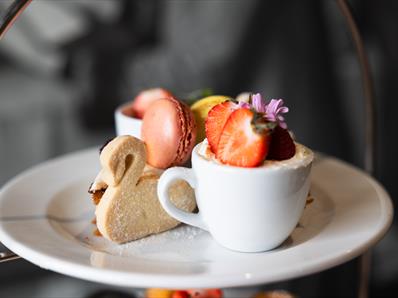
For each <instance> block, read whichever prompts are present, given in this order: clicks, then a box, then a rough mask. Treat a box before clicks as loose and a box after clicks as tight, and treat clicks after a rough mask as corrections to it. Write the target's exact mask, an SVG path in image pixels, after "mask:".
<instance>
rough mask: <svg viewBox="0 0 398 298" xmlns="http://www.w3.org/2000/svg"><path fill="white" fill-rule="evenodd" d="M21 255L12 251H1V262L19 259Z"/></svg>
mask: <svg viewBox="0 0 398 298" xmlns="http://www.w3.org/2000/svg"><path fill="white" fill-rule="evenodd" d="M20 258H21V257H20V256H18V255H16V254H15V253H13V252H12V251H7V252H0V263H4V262H7V261H12V260H17V259H20Z"/></svg>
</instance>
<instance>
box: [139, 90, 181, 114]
mask: <svg viewBox="0 0 398 298" xmlns="http://www.w3.org/2000/svg"><path fill="white" fill-rule="evenodd" d="M164 98H174V96H173V94H171V92H170V91H168V90H166V89H163V88H153V89H147V90H143V91H141V92H140V93H139V94H138V95H137V96H136V97H135V98H134V101H133V104H132V105H131V109H132V111H133V114H134V116H135V117H136V118H139V119H142V118H143V117H144V114H145V112H146V110H147V109H148V107H149V106H150V105H151V103H153V102H154V101H155V100H158V99H164Z"/></svg>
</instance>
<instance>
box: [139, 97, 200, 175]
mask: <svg viewBox="0 0 398 298" xmlns="http://www.w3.org/2000/svg"><path fill="white" fill-rule="evenodd" d="M195 131H196V127H195V120H194V119H193V115H192V113H191V111H190V109H189V107H187V106H186V105H185V104H183V103H181V102H179V101H178V100H176V99H159V100H157V101H155V102H154V103H152V104H151V105H150V106H149V108H148V110H147V111H146V113H145V115H144V118H143V123H142V128H141V137H142V139H143V140H144V142H145V144H146V147H147V163H148V164H150V165H151V166H153V167H155V168H161V169H165V168H168V167H170V166H174V165H181V164H183V163H185V162H186V161H187V160H188V158H189V155H190V153H191V150H192V148H193V146H194V143H195Z"/></svg>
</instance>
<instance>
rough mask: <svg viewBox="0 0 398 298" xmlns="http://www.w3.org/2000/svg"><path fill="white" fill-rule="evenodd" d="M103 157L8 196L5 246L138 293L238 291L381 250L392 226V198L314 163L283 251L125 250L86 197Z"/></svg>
mask: <svg viewBox="0 0 398 298" xmlns="http://www.w3.org/2000/svg"><path fill="white" fill-rule="evenodd" d="M98 170H99V156H98V150H94V149H90V150H85V151H81V152H77V153H75V154H71V155H67V156H64V157H60V158H57V159H55V160H51V161H48V162H46V163H44V164H42V165H39V166H37V167H34V168H33V169H31V170H28V171H26V172H24V173H22V174H21V175H19V176H17V177H16V178H14V179H13V180H12V181H10V182H9V183H8V184H7V185H5V186H4V187H3V189H2V190H1V192H0V241H1V242H3V243H4V244H5V245H6V246H7V247H8V248H10V249H11V250H13V251H14V252H15V253H17V254H19V255H20V256H22V257H23V258H25V259H26V260H28V261H30V262H32V263H34V264H36V265H38V266H40V267H42V268H45V269H50V270H53V271H56V272H59V273H63V274H66V275H70V276H74V277H78V278H82V279H87V280H91V281H96V282H102V283H107V284H112V285H119V286H131V287H171V288H192V287H195V288H196V287H234V286H246V285H255V284H265V283H270V282H275V281H281V280H286V279H290V278H294V277H299V276H303V275H307V274H310V273H314V272H319V271H322V270H324V269H327V268H330V267H332V266H335V265H338V264H341V263H343V262H346V261H348V260H350V259H352V258H354V257H356V256H358V255H360V254H361V253H363V252H364V251H366V250H367V249H368V248H370V247H371V246H372V245H374V244H375V243H376V242H377V241H378V240H380V238H381V237H382V236H383V235H384V234H385V232H386V231H387V229H388V227H389V226H390V223H391V220H392V214H393V208H392V204H391V201H390V198H389V196H388V194H387V193H386V192H385V191H384V190H383V188H382V187H381V186H380V185H379V184H378V183H377V182H375V181H374V180H373V179H372V178H370V177H369V176H367V175H366V174H364V173H363V172H361V171H359V170H357V169H355V168H353V167H351V166H349V165H348V164H345V163H343V162H341V161H338V160H336V159H331V158H323V159H319V160H317V161H316V162H315V164H314V168H313V175H312V186H311V192H312V195H313V196H314V198H315V200H314V202H313V203H312V204H310V205H308V206H307V207H306V210H305V211H304V215H303V217H302V218H301V220H300V225H299V227H297V228H296V229H295V231H294V232H293V234H292V235H291V236H290V237H289V239H288V240H287V241H285V243H284V244H283V245H281V246H280V247H279V248H277V249H275V250H272V251H268V252H264V253H237V252H232V251H229V250H226V249H225V248H223V247H220V246H219V245H218V244H216V243H215V242H214V241H213V240H212V239H211V238H210V236H209V234H208V233H207V232H204V231H201V230H198V229H196V228H193V227H189V226H180V227H179V228H176V229H174V230H172V231H169V232H165V233H163V234H160V235H156V236H151V237H148V238H145V239H142V240H139V241H135V242H131V243H128V244H125V245H116V244H113V243H110V242H108V241H107V240H105V239H103V238H102V237H97V236H95V235H94V234H93V231H94V229H95V226H94V225H93V224H92V223H91V220H92V219H93V217H94V206H93V205H92V203H91V199H90V197H89V195H88V193H87V189H88V187H89V184H90V182H91V181H92V180H93V178H94V177H95V175H96V173H97V171H98Z"/></svg>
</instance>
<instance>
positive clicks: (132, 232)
mask: <svg viewBox="0 0 398 298" xmlns="http://www.w3.org/2000/svg"><path fill="white" fill-rule="evenodd" d="M100 161H101V165H102V170H101V177H102V179H103V181H104V182H105V184H106V185H107V187H106V190H105V192H104V193H103V195H102V197H101V199H100V201H99V203H98V205H97V207H96V211H95V214H96V220H97V227H98V230H99V231H100V232H101V234H102V235H103V236H104V237H105V238H107V239H109V240H112V241H114V242H118V243H123V242H128V241H131V240H136V239H139V238H142V237H145V236H148V235H151V234H156V233H160V232H163V231H166V230H169V229H171V228H174V227H175V226H177V225H178V224H179V222H178V221H177V220H175V219H174V218H172V217H170V216H169V215H168V214H167V213H166V212H165V211H164V210H163V208H162V207H161V205H160V203H159V201H158V197H157V193H156V189H157V183H158V179H159V174H158V173H156V171H152V172H151V171H149V172H145V173H144V168H145V164H146V151H145V145H144V143H143V142H142V141H141V140H139V139H137V138H134V137H132V136H119V137H116V138H115V139H113V140H112V141H111V142H109V143H108V144H107V145H106V146H105V147H104V149H103V150H102V152H101V155H100ZM169 191H170V197H171V201H172V202H173V203H174V204H175V205H176V206H177V207H178V208H180V209H182V210H185V211H188V212H191V211H193V210H194V209H195V207H196V203H195V195H194V191H193V189H192V188H191V187H190V186H189V185H188V184H187V183H186V182H185V181H182V180H181V181H176V183H175V184H174V185H173V186H172V187H171V188H170V190H169Z"/></svg>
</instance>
